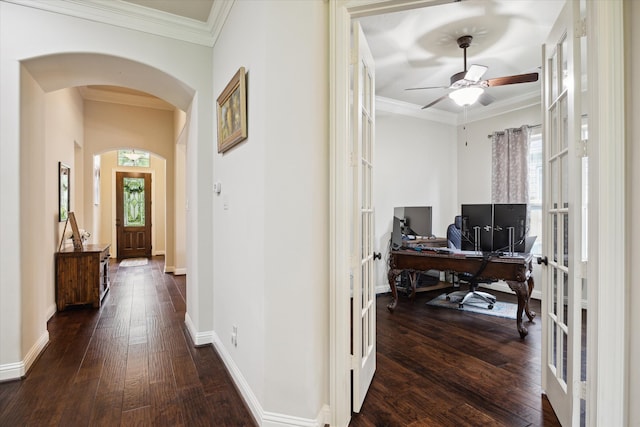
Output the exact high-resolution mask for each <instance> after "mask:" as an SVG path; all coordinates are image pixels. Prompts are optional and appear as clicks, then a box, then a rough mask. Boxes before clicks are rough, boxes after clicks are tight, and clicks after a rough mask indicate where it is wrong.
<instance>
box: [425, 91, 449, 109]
mask: <svg viewBox="0 0 640 427" xmlns="http://www.w3.org/2000/svg"><path fill="white" fill-rule="evenodd" d="M448 97H449V94H447V95H442V96H441V97H440V98H438V99H436V100H435V101H433V102H432V103H430V104H427V105H425V106H424V107H422V109H423V110H424V109H425V108H429V107H431V106H432V105H435V104H437V103H438V102H440V101H442V100H443V99H445V98H448Z"/></svg>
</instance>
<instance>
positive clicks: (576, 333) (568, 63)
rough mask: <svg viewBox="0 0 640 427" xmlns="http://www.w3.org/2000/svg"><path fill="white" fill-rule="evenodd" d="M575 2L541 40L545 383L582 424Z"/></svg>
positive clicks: (565, 415)
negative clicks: (543, 158) (546, 36)
mask: <svg viewBox="0 0 640 427" xmlns="http://www.w3.org/2000/svg"><path fill="white" fill-rule="evenodd" d="M579 17H580V9H579V2H578V1H577V0H568V1H567V2H566V4H565V7H564V8H563V10H562V12H561V14H560V16H559V17H558V20H557V21H556V23H555V24H554V26H553V29H552V30H551V33H550V34H549V37H548V39H547V42H546V43H545V44H544V46H543V52H544V55H543V59H544V61H543V73H544V79H543V89H542V90H543V106H544V120H543V121H544V126H545V148H544V156H545V167H544V180H545V183H546V184H545V190H546V191H545V202H544V206H543V211H544V216H543V229H544V235H545V239H544V242H543V255H544V257H545V259H546V260H547V267H546V271H545V272H544V273H543V280H542V288H543V298H542V301H543V308H542V311H543V313H544V317H543V319H542V322H543V325H544V327H543V332H542V340H543V341H542V342H543V347H542V363H543V367H542V368H543V378H542V386H543V389H544V391H545V393H546V394H547V396H548V398H549V401H550V402H551V405H552V406H553V408H554V411H555V412H556V415H557V416H558V419H559V421H560V423H561V424H562V425H563V426H574V425H579V423H580V395H579V392H578V390H579V386H580V348H581V341H580V337H581V336H580V332H581V300H582V277H581V273H582V271H583V269H582V268H581V262H582V259H581V254H582V250H581V242H582V239H581V234H582V233H581V217H582V201H581V195H582V192H581V191H580V189H581V162H582V160H581V157H580V156H581V153H582V150H581V147H582V146H581V144H580V139H581V137H580V124H581V120H580V116H581V110H580V83H581V72H580V71H581V70H580V39H579V38H578V37H577V36H576V27H575V22H576V20H577V19H579Z"/></svg>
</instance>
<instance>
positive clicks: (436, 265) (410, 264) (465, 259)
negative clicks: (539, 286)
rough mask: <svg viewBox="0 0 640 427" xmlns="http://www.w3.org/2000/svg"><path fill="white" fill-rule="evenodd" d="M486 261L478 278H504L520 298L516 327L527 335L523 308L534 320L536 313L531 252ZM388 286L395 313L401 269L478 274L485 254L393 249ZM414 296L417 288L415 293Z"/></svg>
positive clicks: (530, 318)
mask: <svg viewBox="0 0 640 427" xmlns="http://www.w3.org/2000/svg"><path fill="white" fill-rule="evenodd" d="M487 257H488V258H487V263H486V266H485V267H484V270H482V274H481V275H480V276H479V278H482V279H491V280H496V281H497V280H504V281H506V282H507V284H508V285H509V288H511V290H512V291H514V292H515V293H516V295H517V297H518V309H517V313H516V326H517V328H518V333H519V334H520V337H521V338H524V337H526V336H527V334H528V331H527V328H525V327H524V326H523V325H522V312H523V311H524V312H525V313H526V315H527V317H528V318H529V321H532V320H533V318H534V317H535V316H536V313H534V312H532V311H530V310H529V298H530V297H531V292H532V291H533V286H534V283H533V276H532V275H531V271H532V259H533V255H531V254H514V255H513V256H495V255H487ZM389 258H390V259H389V273H388V279H389V285H390V286H391V294H392V296H393V299H392V301H391V302H390V303H389V304H388V305H387V308H388V309H389V311H391V312H393V310H394V309H395V308H396V305H397V304H398V290H397V288H396V277H397V276H398V275H399V274H400V273H401V272H402V271H407V272H409V273H416V272H421V271H427V270H440V271H452V272H456V273H470V274H475V273H476V272H477V271H479V270H480V268H481V266H482V263H483V257H482V255H479V254H477V253H476V252H467V251H456V250H436V249H435V248H434V249H433V250H422V251H416V250H411V249H405V250H397V251H391V255H390V256H389ZM413 295H415V290H414V292H413V293H412V296H413Z"/></svg>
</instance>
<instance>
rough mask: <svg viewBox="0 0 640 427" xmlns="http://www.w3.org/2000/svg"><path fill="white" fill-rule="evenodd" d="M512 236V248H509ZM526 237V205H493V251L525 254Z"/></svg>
mask: <svg viewBox="0 0 640 427" xmlns="http://www.w3.org/2000/svg"><path fill="white" fill-rule="evenodd" d="M510 233H512V234H513V237H512V239H513V245H514V246H513V248H511V247H510V244H511V241H510ZM526 237H527V205H526V204H525V203H496V204H494V205H493V251H494V252H504V251H509V252H525V251H526V248H525V246H526V245H525V238H526Z"/></svg>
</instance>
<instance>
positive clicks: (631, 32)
mask: <svg viewBox="0 0 640 427" xmlns="http://www.w3.org/2000/svg"><path fill="white" fill-rule="evenodd" d="M625 15H626V22H625V24H626V25H625V26H626V27H627V28H628V33H627V34H626V40H628V41H629V44H627V46H626V54H627V58H628V60H627V67H628V68H627V70H628V71H629V73H628V78H629V80H628V83H627V88H628V92H627V93H628V94H629V97H628V98H627V107H628V108H629V110H628V111H629V113H628V114H627V120H628V122H627V123H628V124H627V132H628V134H627V151H626V155H627V162H626V166H627V170H628V171H629V172H628V177H627V185H628V188H627V211H626V213H627V215H626V218H627V221H628V222H629V224H628V226H629V230H630V232H629V234H628V235H627V236H626V237H627V247H628V250H629V258H628V260H627V266H628V272H627V277H628V278H630V280H631V282H630V283H628V284H627V287H626V289H627V291H628V294H627V301H628V305H627V307H625V309H626V310H627V313H629V314H628V317H627V325H628V333H629V345H628V349H629V352H628V355H627V363H628V365H627V368H628V370H629V375H628V387H629V389H628V390H629V396H628V402H629V403H630V404H629V420H628V425H629V426H636V427H637V426H640V405H637V404H635V403H636V402H640V365H639V364H638V363H637V361H638V360H640V328H638V325H640V310H638V307H640V289H639V288H638V283H637V282H638V281H637V279H636V276H637V275H636V274H635V266H637V265H640V224H639V223H638V221H637V218H638V217H640V168H638V165H639V164H640V120H637V119H636V118H637V117H638V112H639V111H640V82H639V81H638V79H637V78H635V76H638V75H639V73H640V52H639V51H638V49H637V48H636V46H639V45H640V28H639V27H638V25H632V24H631V23H636V22H638V20H640V3H638V2H632V1H630V2H626V8H625Z"/></svg>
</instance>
